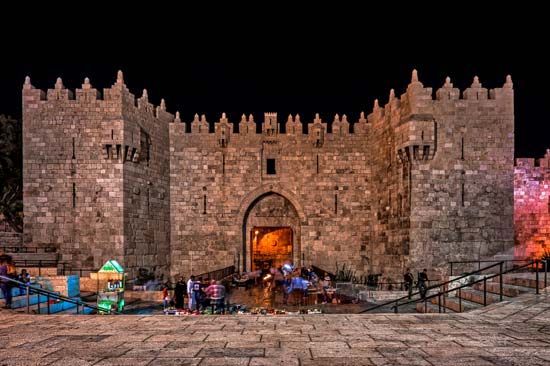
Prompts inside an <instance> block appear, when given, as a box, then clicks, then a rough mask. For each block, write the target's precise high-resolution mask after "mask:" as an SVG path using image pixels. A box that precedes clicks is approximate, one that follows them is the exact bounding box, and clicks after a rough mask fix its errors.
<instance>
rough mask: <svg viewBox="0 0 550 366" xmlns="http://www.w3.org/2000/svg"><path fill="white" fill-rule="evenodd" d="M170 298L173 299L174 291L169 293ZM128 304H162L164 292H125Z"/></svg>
mask: <svg viewBox="0 0 550 366" xmlns="http://www.w3.org/2000/svg"><path fill="white" fill-rule="evenodd" d="M169 294H170V297H173V291H169ZM124 300H125V301H126V302H130V301H135V300H140V301H158V302H162V291H128V290H126V291H125V292H124Z"/></svg>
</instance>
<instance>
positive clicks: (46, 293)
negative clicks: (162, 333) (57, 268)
mask: <svg viewBox="0 0 550 366" xmlns="http://www.w3.org/2000/svg"><path fill="white" fill-rule="evenodd" d="M0 279H1V280H3V281H7V282H10V283H11V284H14V285H15V287H18V288H24V289H26V296H27V313H28V314H30V306H31V304H30V295H31V292H32V293H35V294H37V295H38V302H37V307H38V313H39V314H40V313H41V311H40V295H42V296H46V299H47V300H46V306H47V314H48V315H50V314H51V311H50V300H51V299H53V300H58V301H65V302H68V303H70V304H75V305H76V313H77V314H80V309H81V308H82V311H83V310H84V308H89V309H92V310H95V311H97V312H103V313H108V314H120V313H119V312H117V311H114V310H111V309H100V308H99V307H97V306H95V305H90V304H88V303H85V302H83V301H80V300H75V299H71V298H70V297H67V296H63V295H60V294H58V293H56V292H52V291H49V290H45V289H43V288H40V287H35V286H31V285H30V284H26V283H23V282H20V281H17V280H14V279H13V278H10V277H4V276H0ZM10 291H11V289H10Z"/></svg>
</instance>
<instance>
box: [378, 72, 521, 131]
mask: <svg viewBox="0 0 550 366" xmlns="http://www.w3.org/2000/svg"><path fill="white" fill-rule="evenodd" d="M513 93H514V92H513V82H512V77H511V76H510V75H507V76H506V79H505V82H504V84H503V86H502V87H501V88H494V89H490V90H489V89H487V88H484V87H482V84H481V82H480V81H479V77H477V76H475V77H474V78H473V82H472V84H471V86H470V87H469V88H466V89H465V90H464V91H463V92H462V93H461V91H460V89H458V88H455V87H454V86H453V83H451V78H450V77H447V78H446V79H445V83H444V84H443V86H442V87H441V88H439V89H438V90H437V91H436V93H435V98H434V96H433V92H432V88H426V87H424V85H423V84H422V83H421V82H420V81H419V79H418V72H417V71H416V70H413V71H412V77H411V82H410V83H409V85H408V86H407V90H406V91H405V92H404V93H403V94H402V95H401V96H400V97H399V98H397V97H396V95H395V91H394V89H391V90H390V94H389V97H388V102H387V103H386V104H385V105H384V107H380V106H379V102H378V99H376V100H375V101H374V107H373V110H372V112H371V114H369V117H368V120H369V122H374V121H377V120H381V119H382V118H390V116H391V115H392V114H393V115H394V116H395V115H396V114H398V115H399V116H400V117H408V116H410V115H420V116H422V115H430V114H431V113H432V110H433V106H434V105H436V104H439V103H448V102H454V104H455V106H456V107H458V106H460V107H468V106H473V105H474V104H469V103H470V102H472V103H473V102H475V105H479V103H483V102H486V103H488V104H487V105H488V106H494V105H495V104H494V103H496V102H498V101H502V102H503V103H504V104H509V105H510V106H512V107H513V97H514V94H513Z"/></svg>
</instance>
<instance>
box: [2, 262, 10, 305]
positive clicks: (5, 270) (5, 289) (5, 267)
mask: <svg viewBox="0 0 550 366" xmlns="http://www.w3.org/2000/svg"><path fill="white" fill-rule="evenodd" d="M10 262H11V257H9V256H7V255H2V256H0V276H1V277H4V278H0V287H1V288H2V294H3V295H4V301H5V304H4V308H5V309H10V308H11V300H12V296H11V288H12V284H11V282H10V281H9V280H8V278H10V275H11V273H10V270H11V268H10Z"/></svg>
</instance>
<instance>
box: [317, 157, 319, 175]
mask: <svg viewBox="0 0 550 366" xmlns="http://www.w3.org/2000/svg"><path fill="white" fill-rule="evenodd" d="M317 174H319V155H317Z"/></svg>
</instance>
